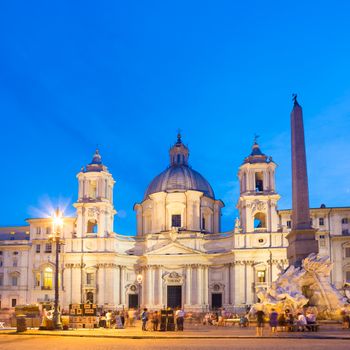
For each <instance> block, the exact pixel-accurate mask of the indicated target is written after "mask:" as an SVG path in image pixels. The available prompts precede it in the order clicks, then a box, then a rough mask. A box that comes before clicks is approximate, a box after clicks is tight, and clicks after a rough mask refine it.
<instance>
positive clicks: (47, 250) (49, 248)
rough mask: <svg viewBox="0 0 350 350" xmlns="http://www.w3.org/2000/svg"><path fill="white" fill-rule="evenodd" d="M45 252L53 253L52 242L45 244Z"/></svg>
mask: <svg viewBox="0 0 350 350" xmlns="http://www.w3.org/2000/svg"><path fill="white" fill-rule="evenodd" d="M45 253H52V244H51V243H46V244H45Z"/></svg>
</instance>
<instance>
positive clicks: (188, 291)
mask: <svg viewBox="0 0 350 350" xmlns="http://www.w3.org/2000/svg"><path fill="white" fill-rule="evenodd" d="M191 287H192V268H191V265H186V304H187V305H191V289H192V288H191Z"/></svg>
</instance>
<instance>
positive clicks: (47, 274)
mask: <svg viewBox="0 0 350 350" xmlns="http://www.w3.org/2000/svg"><path fill="white" fill-rule="evenodd" d="M52 275H53V273H52V268H51V267H46V268H45V270H44V281H43V282H44V283H43V289H52Z"/></svg>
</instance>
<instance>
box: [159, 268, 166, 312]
mask: <svg viewBox="0 0 350 350" xmlns="http://www.w3.org/2000/svg"><path fill="white" fill-rule="evenodd" d="M157 280H158V305H159V306H160V307H163V305H164V304H165V303H164V301H163V267H162V266H158V278H157Z"/></svg>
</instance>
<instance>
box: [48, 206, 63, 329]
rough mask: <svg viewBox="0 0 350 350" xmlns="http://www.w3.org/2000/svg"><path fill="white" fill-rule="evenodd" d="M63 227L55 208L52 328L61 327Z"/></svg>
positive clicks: (53, 224)
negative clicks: (60, 265)
mask: <svg viewBox="0 0 350 350" xmlns="http://www.w3.org/2000/svg"><path fill="white" fill-rule="evenodd" d="M62 228H63V219H62V213H61V211H60V210H59V209H58V208H57V209H56V211H55V213H54V215H53V218H52V236H51V237H50V238H51V241H52V242H54V243H55V249H56V263H55V303H54V312H53V327H54V329H62V323H61V312H60V310H59V308H58V305H59V285H58V280H59V253H60V244H61V242H60V235H61V232H62Z"/></svg>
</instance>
